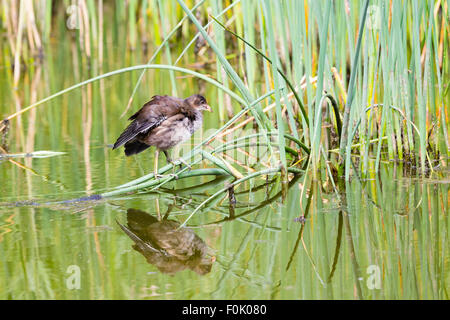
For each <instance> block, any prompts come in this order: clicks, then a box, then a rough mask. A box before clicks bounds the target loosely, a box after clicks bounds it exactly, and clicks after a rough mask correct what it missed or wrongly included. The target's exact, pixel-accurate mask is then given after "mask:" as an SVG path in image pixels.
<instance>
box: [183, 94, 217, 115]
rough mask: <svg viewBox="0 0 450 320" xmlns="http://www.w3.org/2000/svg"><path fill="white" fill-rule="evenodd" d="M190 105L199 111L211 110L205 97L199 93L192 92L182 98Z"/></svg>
mask: <svg viewBox="0 0 450 320" xmlns="http://www.w3.org/2000/svg"><path fill="white" fill-rule="evenodd" d="M184 101H185V102H186V103H187V104H188V105H189V106H190V107H192V108H195V109H197V110H199V111H204V110H206V111H209V112H212V109H211V107H210V106H209V105H208V103H207V102H206V99H205V97H203V96H201V95H199V94H194V95H192V96H190V97H189V98H186V99H185V100H184Z"/></svg>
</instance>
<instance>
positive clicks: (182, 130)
mask: <svg viewBox="0 0 450 320" xmlns="http://www.w3.org/2000/svg"><path fill="white" fill-rule="evenodd" d="M203 111H209V112H212V109H211V107H210V106H209V105H208V103H207V102H206V99H205V97H203V96H201V95H200V94H194V95H192V96H190V97H188V98H185V99H182V98H177V97H171V96H167V95H164V96H160V95H155V96H153V97H152V99H151V100H150V101H149V102H147V103H145V104H144V105H143V106H142V108H141V109H139V111H137V112H136V113H135V114H133V115H132V116H131V117H130V118H129V119H128V120H130V121H132V122H131V123H130V124H129V125H128V126H127V127H126V129H125V130H124V131H123V132H122V134H121V135H120V136H119V138H118V139H117V141H116V142H115V143H114V146H113V149H117V148H119V147H121V146H124V147H125V155H126V156H131V155H134V154H138V153H140V152H142V151H144V150H146V149H147V148H149V147H150V146H155V147H156V151H155V164H154V170H153V172H154V176H155V177H161V175H159V174H158V156H159V152H160V151H162V152H163V153H164V155H165V156H166V160H167V162H169V163H172V164H173V161H172V159H171V158H170V155H169V153H168V150H169V149H170V148H172V147H174V146H176V145H177V144H179V143H181V142H183V141H186V140H188V139H189V138H190V137H191V135H192V134H193V133H194V132H195V131H196V130H198V129H199V128H200V127H201V126H202V123H203ZM179 160H180V162H183V161H182V159H179ZM183 163H184V162H183ZM184 164H186V163H184ZM180 165H181V164H180ZM186 165H187V164H186Z"/></svg>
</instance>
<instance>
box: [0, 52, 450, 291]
mask: <svg viewBox="0 0 450 320" xmlns="http://www.w3.org/2000/svg"><path fill="white" fill-rule="evenodd" d="M117 47H118V48H120V47H121V46H120V45H118V46H117ZM72 49H73V48H72ZM51 52H54V54H53V55H51V54H49V55H47V56H46V59H45V60H44V62H43V64H42V65H39V64H37V65H36V66H32V67H31V68H30V69H28V70H26V71H25V75H24V76H23V79H22V81H21V85H20V87H19V88H18V90H17V91H14V90H13V89H12V87H11V79H10V73H9V72H8V71H7V66H8V63H7V61H8V60H7V59H6V58H5V57H3V58H2V59H3V60H2V61H3V66H4V67H3V68H2V69H0V72H1V76H0V87H1V88H2V89H1V94H0V114H1V115H2V117H3V116H6V115H9V114H12V113H14V112H15V111H16V107H17V106H21V107H25V106H27V105H29V104H31V103H32V102H33V101H36V100H39V99H42V98H44V97H46V96H48V95H50V94H52V93H54V92H57V91H58V90H61V89H63V88H65V87H68V86H70V85H72V84H74V83H77V82H80V81H82V80H85V79H88V78H89V77H91V76H94V75H97V74H100V73H101V72H102V71H101V70H100V69H99V67H98V65H97V66H96V65H95V64H94V65H93V66H92V68H91V69H89V68H88V67H86V61H85V60H84V59H83V58H82V57H80V56H79V55H78V54H77V53H75V54H73V52H77V51H73V50H71V48H69V47H64V46H62V45H61V46H60V47H59V48H58V50H54V51H51ZM107 56H108V59H105V60H106V61H105V63H104V66H103V72H106V71H110V70H114V69H118V68H121V67H125V66H129V65H133V64H138V63H142V61H145V58H142V59H137V58H135V55H133V56H132V57H126V56H124V54H123V52H118V50H116V51H115V50H113V45H112V44H110V48H109V50H107ZM134 59H136V60H137V61H135V60H134ZM124 60H125V61H126V63H123V61H124ZM138 75H139V74H138V72H134V73H127V74H123V75H120V76H116V77H112V78H108V79H105V80H104V81H102V82H101V83H99V82H97V83H94V84H92V85H89V86H86V87H83V88H82V89H79V90H76V91H73V92H72V93H69V94H66V95H64V96H62V97H60V98H57V99H55V100H52V101H51V102H49V103H46V104H44V105H42V106H40V107H38V108H37V109H35V110H34V111H31V112H28V113H25V114H24V115H23V116H22V117H21V119H20V120H19V121H18V120H17V119H15V120H13V121H12V122H11V128H10V132H9V140H8V141H9V151H10V152H11V153H21V152H29V151H37V150H52V151H61V152H65V153H66V154H65V155H62V156H56V157H52V158H43V159H32V158H13V159H11V160H13V161H8V160H4V159H3V160H2V161H1V162H0V203H1V204H2V205H1V206H0V298H1V299H416V298H420V299H448V298H449V291H448V290H449V284H450V272H449V268H450V259H449V257H450V255H449V245H448V244H449V231H450V222H449V201H450V200H449V178H448V172H447V173H445V172H438V173H436V174H435V175H434V176H431V177H430V178H426V179H425V178H424V179H418V178H415V177H410V176H409V177H408V176H405V175H404V174H403V173H404V172H403V171H404V170H402V167H401V166H400V165H394V164H390V163H384V164H382V166H381V169H380V173H379V174H372V175H370V176H369V177H366V178H364V179H358V178H357V177H356V176H355V177H354V178H353V179H352V181H351V182H349V183H347V184H344V185H341V186H339V192H335V191H334V190H333V188H332V186H331V185H330V184H329V182H328V183H327V184H325V183H323V182H318V181H315V182H311V179H312V173H311V172H309V173H308V174H307V175H306V180H305V176H298V177H294V176H290V179H291V183H290V184H289V189H288V192H287V194H286V197H285V199H284V201H282V198H283V197H282V192H281V191H280V190H281V184H280V182H279V180H278V179H277V176H270V177H268V180H267V181H266V180H265V179H263V178H258V179H254V180H251V181H250V182H247V183H243V184H241V185H240V186H239V187H238V188H236V189H235V196H236V206H235V208H234V211H233V209H231V208H230V205H229V201H228V195H227V194H223V196H220V197H218V198H216V199H215V200H214V201H212V202H209V203H208V204H207V205H206V206H205V207H203V208H202V209H201V210H199V211H198V213H197V214H196V215H194V216H193V218H192V219H191V220H189V223H188V225H189V227H190V230H191V231H187V230H184V229H181V231H182V232H183V231H184V232H185V233H184V235H186V239H188V238H189V239H192V237H193V234H194V233H195V235H196V237H195V239H196V241H197V243H198V244H199V245H201V246H202V248H204V249H205V250H206V251H207V252H206V253H205V255H204V256H203V257H202V259H203V260H202V261H203V263H205V261H206V262H208V261H209V266H207V267H206V269H202V270H204V271H203V272H196V270H197V271H198V270H199V269H198V267H196V261H194V259H190V260H189V259H188V260H186V259H185V260H183V259H178V260H177V261H174V260H171V263H173V266H172V267H170V266H168V264H166V265H164V263H161V260H164V259H165V258H167V256H168V255H170V254H171V253H170V252H169V251H168V252H166V253H164V254H163V256H160V257H159V262H157V261H156V260H158V259H157V257H156V256H155V255H153V258H148V259H147V258H146V257H145V256H144V255H143V254H142V253H140V252H138V251H137V250H135V249H133V244H134V242H133V240H132V239H131V238H130V237H129V236H128V235H127V234H126V233H125V232H124V231H123V230H122V229H121V228H120V226H119V224H118V223H117V221H118V222H120V223H121V224H123V225H127V211H129V209H135V210H141V211H144V212H146V213H148V214H149V215H151V216H153V217H154V218H155V219H158V218H159V219H163V218H164V216H165V214H166V213H167V212H169V217H168V220H171V221H172V222H173V223H175V222H176V223H175V225H178V224H177V223H182V222H183V221H185V219H186V218H187V217H188V216H189V214H190V213H191V212H192V211H193V210H194V209H195V208H196V207H197V206H198V205H199V204H200V203H201V202H202V201H204V200H205V199H207V197H208V196H210V195H212V194H213V193H214V192H215V191H217V190H219V189H221V188H223V187H224V184H225V182H227V181H228V180H226V179H223V178H220V177H219V178H214V177H197V178H189V179H183V180H179V181H176V182H172V183H169V184H167V185H165V186H164V188H163V189H159V190H157V191H155V192H150V193H145V194H129V195H124V196H121V197H117V198H113V199H107V200H101V201H86V202H76V203H55V201H58V200H67V199H72V198H76V197H81V196H84V195H86V194H95V193H99V192H103V191H105V190H110V189H111V188H113V187H115V186H117V185H120V184H123V183H126V182H128V181H130V180H132V179H134V178H138V177H140V176H141V175H143V174H145V173H148V172H149V171H150V170H152V168H153V152H148V151H147V152H144V153H143V154H141V155H139V156H137V157H131V158H125V156H124V154H123V151H122V150H111V149H110V148H109V147H108V144H111V143H113V142H114V141H115V139H116V138H117V136H118V135H119V134H120V133H121V130H123V128H124V127H125V126H126V124H127V121H126V117H124V118H121V119H120V118H119V116H120V114H121V113H122V112H123V110H124V107H125V106H126V104H127V102H128V98H129V96H130V93H131V92H132V90H133V86H134V84H135V82H136V80H137V78H138ZM177 76H178V75H177ZM167 79H168V73H167V71H160V72H159V71H150V72H148V75H147V76H146V77H145V78H144V82H143V84H142V86H141V88H140V90H139V91H138V94H137V96H136V97H135V102H134V103H133V106H132V110H130V111H129V112H128V115H131V114H132V112H133V110H136V109H137V108H139V107H140V105H142V104H143V103H144V102H146V101H148V100H149V98H150V97H151V96H152V95H153V94H164V93H167V94H171V92H172V88H171V86H170V81H168V80H167ZM176 82H177V85H178V86H177V89H176V90H177V94H178V95H179V96H188V95H190V94H192V93H194V92H198V91H199V90H201V89H200V88H199V83H198V82H197V81H196V80H194V79H191V78H177V79H176ZM202 86H203V85H202ZM203 89H204V91H205V92H206V94H205V95H206V97H207V99H208V100H209V102H210V104H211V105H212V106H213V107H214V101H217V97H216V90H215V89H212V88H211V87H209V86H208V85H206V87H204V88H203ZM238 107H239V106H235V108H236V110H237V108H238ZM219 126H220V122H219V119H218V115H217V113H212V114H207V115H206V118H205V123H204V128H203V130H207V129H214V128H217V127H219ZM199 141H201V136H200V137H198V136H197V137H196V138H194V139H193V140H192V141H190V142H189V143H188V144H187V146H188V147H189V145H190V146H191V147H192V146H194V145H195V144H196V143H198V142H199ZM189 148H190V147H189ZM163 164H164V159H163V157H161V158H160V165H163ZM369 164H371V165H372V166H373V161H369ZM209 166H211V164H210V163H208V162H206V161H205V162H202V164H201V167H209ZM196 168H197V167H196ZM308 199H310V204H309V207H308V206H307V203H308V201H307V200H308ZM18 201H19V202H18ZM49 202H51V203H49ZM307 208H308V211H307ZM141 214H142V215H145V214H144V213H141ZM303 216H304V217H303ZM299 217H302V218H301V219H298V218H299ZM296 218H297V219H296ZM160 223H161V222H160ZM161 230H163V229H161ZM158 235H159V237H161V238H162V240H161V239H160V240H161V241H164V237H168V240H167V241H169V240H170V239H171V237H170V235H169V236H168V235H167V233H166V234H165V235H164V232H162V231H160V232H159V233H158ZM186 241H188V240H186ZM149 250H150V253H149V255H150V256H151V249H149ZM147 260H149V261H153V262H154V263H153V264H152V263H149V262H148V261H147ZM207 264H208V263H207ZM177 271H178V272H177ZM78 280H79V281H78Z"/></svg>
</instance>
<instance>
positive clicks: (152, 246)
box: [117, 209, 215, 275]
mask: <svg viewBox="0 0 450 320" xmlns="http://www.w3.org/2000/svg"><path fill="white" fill-rule="evenodd" d="M127 222H128V223H127V224H128V225H127V226H124V225H122V224H120V223H119V222H117V223H118V224H119V226H120V228H121V229H122V230H123V231H124V232H125V233H126V234H127V235H128V236H129V237H130V238H131V240H133V242H134V243H135V244H134V245H133V249H134V250H136V251H138V252H139V253H141V254H142V255H143V256H144V257H145V258H146V259H147V262H148V263H150V264H153V265H155V266H156V267H157V268H158V269H159V270H160V271H161V272H163V273H167V274H171V275H173V274H175V273H177V272H179V271H182V270H185V269H191V270H192V271H195V272H196V273H198V274H200V275H204V274H207V273H209V272H210V271H211V267H212V264H213V263H214V261H215V257H212V256H211V255H210V254H209V252H208V251H209V248H208V246H207V245H206V243H205V242H204V241H203V240H202V239H200V238H199V237H198V236H197V235H196V234H195V233H194V232H193V231H192V230H191V229H188V228H179V226H180V224H179V223H178V222H176V221H174V220H168V219H167V214H166V216H165V217H164V218H163V219H162V220H158V219H156V218H155V217H153V216H152V215H150V214H147V213H146V212H144V211H141V210H137V209H128V210H127Z"/></svg>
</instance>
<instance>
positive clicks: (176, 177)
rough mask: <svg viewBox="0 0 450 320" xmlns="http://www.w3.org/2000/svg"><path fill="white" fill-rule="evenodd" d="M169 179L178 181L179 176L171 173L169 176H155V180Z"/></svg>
mask: <svg viewBox="0 0 450 320" xmlns="http://www.w3.org/2000/svg"><path fill="white" fill-rule="evenodd" d="M168 177H172V178H174V179H175V180H178V175H176V174H174V173H169V174H158V173H157V174H155V179H157V180H160V179H162V178H168Z"/></svg>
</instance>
